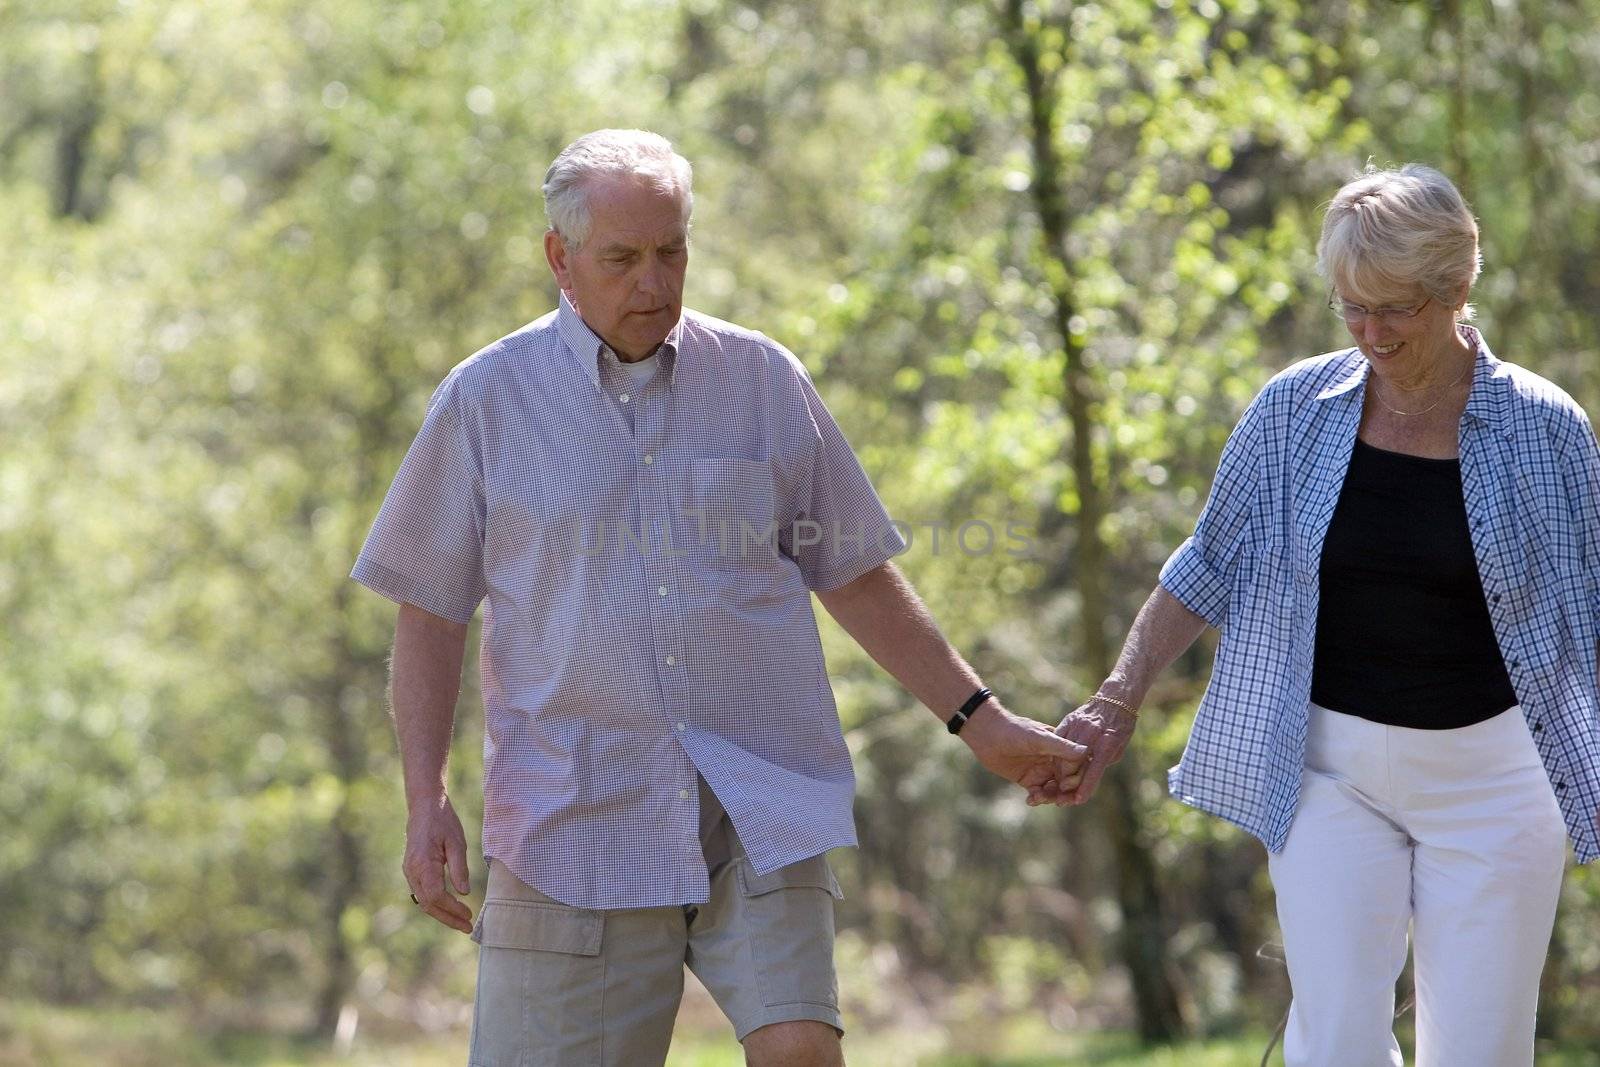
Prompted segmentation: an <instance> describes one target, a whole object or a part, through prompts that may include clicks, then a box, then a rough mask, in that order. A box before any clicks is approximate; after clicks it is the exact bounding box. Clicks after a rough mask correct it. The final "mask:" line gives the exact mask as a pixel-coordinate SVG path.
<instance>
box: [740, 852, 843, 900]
mask: <svg viewBox="0 0 1600 1067" xmlns="http://www.w3.org/2000/svg"><path fill="white" fill-rule="evenodd" d="M739 881H740V883H741V884H742V885H743V886H744V895H745V896H747V897H759V896H762V895H763V894H766V893H771V892H774V891H775V890H779V889H821V890H823V891H824V892H826V893H828V894H830V895H831V896H832V897H833V898H834V899H835V900H843V899H844V893H843V892H841V891H840V889H839V880H838V879H837V878H835V877H834V876H833V871H832V870H831V869H830V868H829V867H828V860H827V857H825V856H812V857H811V858H810V859H805V860H801V861H800V862H799V863H791V864H789V866H787V867H779V868H778V869H777V870H775V871H771V872H769V873H767V874H757V873H756V872H755V868H753V867H751V866H750V861H749V860H748V859H747V860H745V861H744V862H743V863H741V864H739Z"/></svg>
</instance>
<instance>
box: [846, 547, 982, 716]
mask: <svg viewBox="0 0 1600 1067" xmlns="http://www.w3.org/2000/svg"><path fill="white" fill-rule="evenodd" d="M817 599H818V600H821V601H822V606H823V607H825V608H827V609H828V614H829V615H832V616H833V618H834V619H835V620H836V621H837V622H838V623H839V625H840V626H842V627H844V630H845V632H846V633H848V634H849V635H850V636H851V637H852V638H854V639H855V641H856V643H857V644H859V645H860V646H861V647H862V648H863V649H864V650H865V651H866V653H867V655H869V656H871V657H872V658H873V660H874V661H875V662H876V663H877V664H878V666H880V667H882V668H883V669H884V670H886V671H888V672H889V673H890V674H891V675H893V676H894V678H895V680H896V681H898V682H899V683H900V684H901V685H903V686H905V687H906V689H907V690H908V691H909V692H910V693H911V695H912V696H914V697H916V698H917V699H918V700H920V701H921V702H922V703H923V704H924V705H926V706H927V708H928V709H929V710H930V711H932V712H933V713H934V714H935V715H937V716H939V718H940V719H941V720H942V719H945V718H948V717H949V716H950V714H951V713H952V712H954V711H955V710H956V709H957V708H959V707H960V706H961V704H962V702H963V701H965V700H966V699H967V697H969V696H971V695H972V693H973V691H974V690H975V689H977V688H978V686H979V685H981V684H982V683H981V682H980V681H979V680H978V672H977V671H975V670H973V669H972V667H971V666H970V665H969V664H968V663H967V661H966V660H964V659H962V658H961V654H960V653H959V652H957V651H956V650H955V649H954V648H952V647H951V646H950V642H948V641H946V640H945V638H944V635H943V634H941V633H940V632H939V625H938V623H936V622H934V620H933V615H932V614H930V613H929V611H928V609H927V606H926V605H924V604H923V603H922V598H921V597H919V596H917V592H916V590H915V589H913V588H912V587H911V583H910V582H908V581H906V578H905V575H903V574H901V573H900V569H899V568H898V567H896V566H895V565H894V564H893V563H892V562H891V563H885V564H883V565H882V566H881V567H877V568H874V569H873V570H870V571H868V572H867V573H866V574H864V575H862V576H861V577H860V578H857V579H856V580H855V581H853V582H851V583H850V584H848V585H845V586H842V587H840V588H839V589H835V590H832V591H831V592H827V593H818V594H817Z"/></svg>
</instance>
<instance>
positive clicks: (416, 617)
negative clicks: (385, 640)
mask: <svg viewBox="0 0 1600 1067" xmlns="http://www.w3.org/2000/svg"><path fill="white" fill-rule="evenodd" d="M466 647H467V628H466V626H464V625H462V624H460V623H456V622H451V621H450V620H449V619H444V618H440V617H439V616H437V615H434V614H431V613H430V612H427V611H424V610H422V609H421V608H419V607H415V606H413V605H411V604H402V605H401V606H400V617H399V619H398V620H397V622H396V623H395V630H394V655H393V658H392V659H391V660H390V663H389V706H390V708H391V709H392V712H393V715H394V727H395V735H396V737H397V738H398V739H399V742H400V762H401V766H402V767H403V769H404V773H405V789H406V806H407V808H409V809H415V808H416V807H417V806H418V805H428V804H436V803H437V802H438V800H439V799H440V798H441V797H443V796H444V793H445V764H446V761H447V760H448V759H449V756H450V733H451V730H452V728H453V727H454V725H455V713H456V698H457V697H458V696H460V694H461V662H462V660H463V658H464V657H465V654H466Z"/></svg>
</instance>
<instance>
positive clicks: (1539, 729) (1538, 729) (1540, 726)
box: [1533, 719, 1544, 734]
mask: <svg viewBox="0 0 1600 1067" xmlns="http://www.w3.org/2000/svg"><path fill="white" fill-rule="evenodd" d="M1533 732H1534V733H1536V734H1541V733H1544V723H1542V722H1539V721H1538V720H1537V719H1536V720H1534V723H1533Z"/></svg>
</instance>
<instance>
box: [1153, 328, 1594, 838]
mask: <svg viewBox="0 0 1600 1067" xmlns="http://www.w3.org/2000/svg"><path fill="white" fill-rule="evenodd" d="M1463 331H1464V332H1465V333H1466V335H1467V337H1468V339H1469V341H1471V342H1472V343H1474V344H1475V345H1476V347H1477V350H1478V355H1477V363H1476V366H1475V368H1474V370H1473V378H1472V392H1471V395H1470V396H1469V397H1468V400H1467V408H1466V412H1465V414H1464V415H1463V417H1462V419H1461V429H1460V450H1461V483H1462V490H1463V493H1464V496H1465V500H1466V508H1467V516H1468V520H1469V522H1470V523H1471V530H1472V542H1473V548H1474V551H1475V553H1476V555H1477V559H1478V574H1479V575H1480V576H1481V578H1482V580H1483V589H1484V594H1485V598H1486V599H1487V601H1488V605H1489V616H1490V619H1491V620H1492V622H1493V624H1494V632H1495V637H1496V639H1497V640H1498V641H1499V644H1500V650H1501V654H1502V655H1503V656H1504V657H1505V664H1506V669H1507V671H1508V672H1509V674H1510V676H1511V682H1512V685H1513V686H1514V687H1515V688H1516V692H1517V699H1518V701H1519V703H1520V704H1521V705H1522V711H1523V714H1524V715H1525V716H1526V718H1527V722H1528V728H1529V730H1530V731H1531V732H1532V735H1533V740H1534V743H1535V745H1536V746H1537V748H1538V750H1539V755H1540V756H1541V757H1542V758H1543V760H1544V765H1545V769H1546V771H1547V772H1548V773H1549V775H1550V784H1551V787H1552V788H1553V789H1554V790H1555V795H1556V799H1557V800H1558V801H1559V802H1560V805H1561V811H1562V814H1563V816H1564V817H1565V819H1566V824H1567V832H1568V834H1569V835H1570V836H1571V838H1572V841H1573V845H1574V847H1575V849H1576V851H1577V857H1578V860H1579V862H1581V863H1587V862H1588V861H1589V860H1592V859H1594V858H1595V856H1596V855H1600V697H1597V693H1596V665H1595V656H1596V640H1597V635H1600V448H1597V446H1596V443H1595V435H1594V430H1593V429H1592V428H1591V427H1590V424H1589V420H1588V418H1587V416H1586V415H1585V414H1584V411H1583V409H1582V408H1581V407H1579V406H1578V405H1577V403H1576V402H1574V401H1573V400H1572V398H1571V397H1569V396H1568V395H1567V394H1566V393H1564V392H1562V391H1561V390H1560V389H1559V388H1557V387H1556V386H1554V385H1552V384H1551V383H1549V382H1547V381H1545V380H1544V379H1543V378H1540V377H1539V376H1538V375H1535V374H1533V373H1531V372H1529V371H1526V370H1524V369H1522V368H1521V367H1517V366H1514V365H1512V364H1510V363H1505V362H1502V361H1501V360H1499V359H1496V358H1495V356H1494V354H1493V353H1492V352H1490V351H1489V348H1488V346H1487V345H1486V344H1484V342H1483V338H1482V336H1481V335H1480V334H1479V333H1478V331H1476V330H1474V329H1472V328H1471V327H1463ZM1366 378H1367V361H1366V359H1365V358H1364V357H1363V356H1362V355H1361V354H1360V352H1359V351H1358V350H1356V349H1353V348H1352V349H1346V350H1344V351H1342V352H1334V353H1330V354H1328V355H1323V356H1318V357H1316V358H1314V359H1308V360H1305V361H1303V362H1301V363H1297V364H1295V365H1294V366H1292V367H1289V368H1288V369H1287V370H1285V371H1283V372H1282V373H1280V374H1278V375H1277V376H1276V377H1274V378H1273V379H1272V380H1271V381H1270V382H1268V383H1267V386H1266V388H1265V389H1263V390H1262V391H1261V393H1260V395H1259V396H1257V397H1256V399H1255V400H1254V401H1253V402H1252V403H1251V404H1250V407H1249V408H1248V409H1247V410H1246V411H1245V413H1244V416H1243V417H1242V418H1241V419H1240V420H1239V424H1238V426H1236V427H1235V428H1234V430H1233V433H1232V435H1231V436H1230V437H1229V438H1228V443H1227V445H1226V446H1225V447H1224V448H1223V451H1222V461H1221V464H1220V466H1219V467H1218V469H1217V476H1216V480H1215V482H1214V483H1213V484H1212V487H1211V495H1210V497H1209V499H1208V500H1207V501H1206V506H1205V509H1204V510H1203V511H1202V512H1201V514H1200V520H1199V522H1198V524H1197V525H1196V527H1195V531H1194V536H1192V537H1190V538H1189V539H1188V540H1187V541H1185V542H1184V543H1183V544H1182V545H1181V546H1179V548H1178V550H1177V551H1176V552H1174V553H1173V554H1172V557H1171V558H1170V559H1169V560H1167V563H1166V565H1165V566H1164V567H1163V568H1162V569H1161V585H1162V587H1163V588H1165V589H1166V590H1167V591H1168V592H1169V593H1171V594H1172V595H1173V596H1175V597H1177V598H1178V600H1180V601H1181V602H1182V603H1183V604H1184V605H1185V606H1187V607H1188V608H1189V610H1191V611H1193V612H1195V613H1196V614H1198V615H1200V616H1202V617H1203V618H1204V619H1205V620H1206V621H1207V622H1209V623H1210V624H1211V625H1212V626H1215V627H1217V628H1218V629H1219V630H1221V631H1222V640H1221V643H1220V645H1219V646H1218V649H1217V659H1216V666H1215V668H1214V670H1213V672H1212V676H1211V683H1210V685H1209V686H1208V687H1207V688H1206V693H1205V696H1204V697H1203V698H1202V700H1201V702H1200V708H1199V710H1198V712H1197V713H1196V715H1195V722H1194V727H1193V729H1192V731H1191V732H1190V735H1189V743H1188V745H1187V747H1186V748H1185V750H1184V753H1183V759H1182V761H1181V762H1180V763H1179V764H1178V766H1176V767H1174V768H1173V769H1172V771H1171V773H1170V776H1169V783H1170V785H1171V788H1172V793H1173V795H1174V796H1176V797H1177V798H1178V799H1179V800H1182V801H1183V802H1185V803H1187V804H1192V805H1194V806H1195V807H1197V808H1201V809H1202V810H1205V811H1209V812H1212V813H1213V814H1216V815H1219V816H1221V817H1222V818H1224V819H1227V820H1228V821H1230V822H1233V823H1236V824H1238V825H1239V826H1241V827H1243V828H1244V829H1246V830H1248V831H1249V832H1250V833H1252V834H1254V835H1255V836H1256V837H1259V838H1260V839H1261V840H1262V841H1263V842H1264V843H1265V844H1266V845H1267V847H1268V848H1270V849H1272V850H1273V851H1274V852H1276V851H1279V850H1281V849H1282V848H1283V846H1284V842H1285V841H1286V840H1287V839H1288V836H1289V825H1290V823H1292V822H1293V821H1294V814H1295V808H1296V805H1297V804H1298V802H1299V799H1300V773H1301V768H1302V766H1303V764H1304V759H1305V747H1306V722H1307V709H1308V707H1309V704H1310V694H1311V666H1312V651H1313V648H1314V645H1315V636H1316V622H1317V601H1318V596H1319V583H1318V570H1319V568H1320V565H1321V559H1322V544H1323V540H1324V538H1325V537H1326V536H1327V533H1328V524H1329V522H1330V521H1331V520H1332V518H1333V509H1334V505H1335V504H1336V503H1337V502H1338V499H1339V491H1340V489H1341V488H1342V486H1343V484H1344V476H1345V471H1346V470H1347V469H1348V468H1349V466H1350V454H1351V451H1352V449H1353V448H1354V443H1355V439H1356V428H1357V426H1358V425H1359V424H1360V421H1361V405H1362V398H1363V394H1364V390H1365V386H1366Z"/></svg>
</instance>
